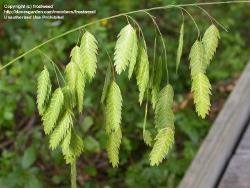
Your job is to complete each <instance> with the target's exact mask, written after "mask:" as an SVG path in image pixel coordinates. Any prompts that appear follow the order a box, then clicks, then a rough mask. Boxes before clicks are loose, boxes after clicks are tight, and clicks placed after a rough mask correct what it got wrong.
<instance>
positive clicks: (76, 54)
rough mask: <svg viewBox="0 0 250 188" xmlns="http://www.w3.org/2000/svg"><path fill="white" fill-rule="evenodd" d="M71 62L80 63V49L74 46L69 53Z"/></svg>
mask: <svg viewBox="0 0 250 188" xmlns="http://www.w3.org/2000/svg"><path fill="white" fill-rule="evenodd" d="M70 57H71V62H74V63H81V49H80V47H79V46H75V47H74V48H73V49H72V50H71V52H70Z"/></svg>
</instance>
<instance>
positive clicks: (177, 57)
mask: <svg viewBox="0 0 250 188" xmlns="http://www.w3.org/2000/svg"><path fill="white" fill-rule="evenodd" d="M183 37H184V22H183V23H182V24H181V29H180V36H179V45H178V49H177V55H176V72H177V71H178V68H179V65H180V61H181V55H182V48H183Z"/></svg>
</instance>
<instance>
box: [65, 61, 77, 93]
mask: <svg viewBox="0 0 250 188" xmlns="http://www.w3.org/2000/svg"><path fill="white" fill-rule="evenodd" d="M77 72H78V68H77V66H76V64H75V63H74V62H70V63H69V64H68V65H67V66H66V69H65V73H66V81H67V85H68V86H69V88H70V91H71V93H72V97H75V92H76V78H77Z"/></svg>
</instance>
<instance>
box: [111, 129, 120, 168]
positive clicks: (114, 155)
mask: <svg viewBox="0 0 250 188" xmlns="http://www.w3.org/2000/svg"><path fill="white" fill-rule="evenodd" d="M121 140H122V131H121V128H120V127H119V128H118V129H117V130H116V131H113V132H111V133H110V134H109V135H108V142H107V153H108V158H109V161H110V163H111V164H112V166H113V167H117V166H118V164H119V148H120V145H121Z"/></svg>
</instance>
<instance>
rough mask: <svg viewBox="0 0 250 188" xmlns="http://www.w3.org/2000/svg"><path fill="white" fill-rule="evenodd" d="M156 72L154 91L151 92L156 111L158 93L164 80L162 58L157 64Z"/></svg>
mask: <svg viewBox="0 0 250 188" xmlns="http://www.w3.org/2000/svg"><path fill="white" fill-rule="evenodd" d="M155 64H156V65H154V66H155V71H154V75H153V83H152V90H151V95H152V98H151V102H152V107H153V109H155V105H156V102H157V99H158V93H159V90H160V84H161V80H162V59H161V57H160V58H159V60H158V61H157V62H156V63H155Z"/></svg>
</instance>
